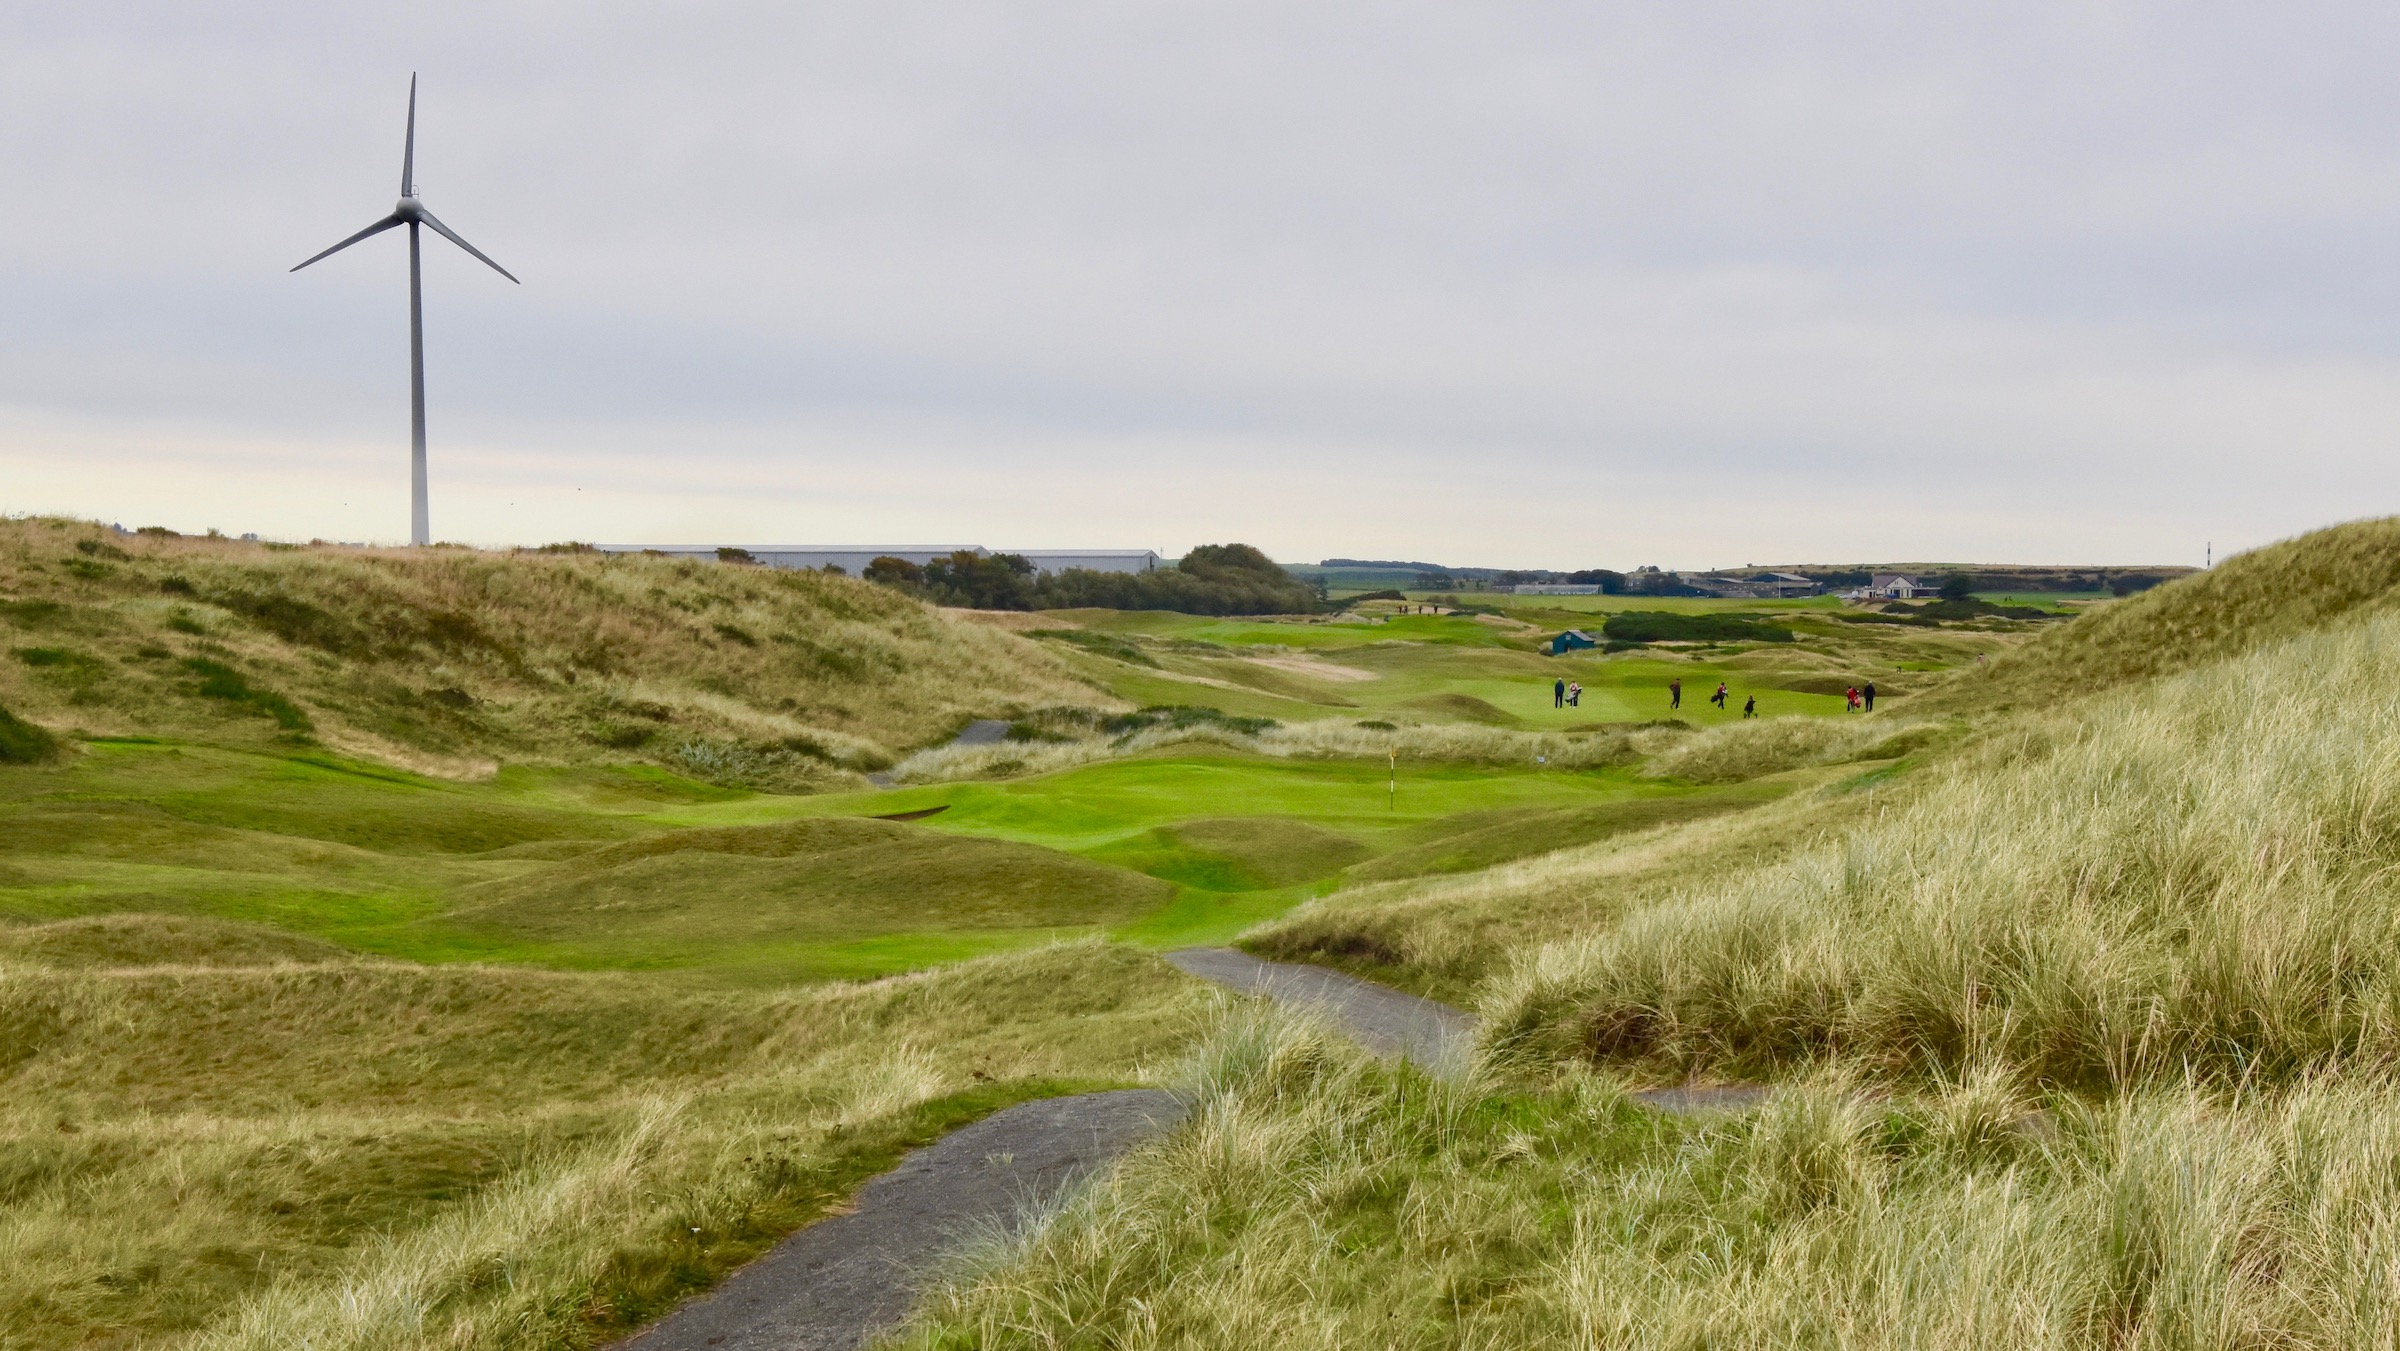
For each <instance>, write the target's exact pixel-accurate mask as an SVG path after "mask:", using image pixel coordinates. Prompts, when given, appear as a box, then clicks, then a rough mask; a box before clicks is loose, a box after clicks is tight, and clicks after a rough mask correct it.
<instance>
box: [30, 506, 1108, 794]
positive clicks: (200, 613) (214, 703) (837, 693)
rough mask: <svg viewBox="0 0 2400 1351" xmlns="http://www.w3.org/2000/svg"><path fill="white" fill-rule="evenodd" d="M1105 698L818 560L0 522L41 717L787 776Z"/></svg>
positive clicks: (416, 750) (68, 727) (757, 780)
mask: <svg viewBox="0 0 2400 1351" xmlns="http://www.w3.org/2000/svg"><path fill="white" fill-rule="evenodd" d="M1108 702H1110V701H1109V700H1108V699H1107V697H1106V696H1104V695H1100V694H1098V693H1096V692H1095V691H1093V690H1091V689H1090V688H1089V687H1087V686H1085V685H1082V684H1079V683H1078V682H1077V681H1076V680H1075V679H1074V678H1073V677H1072V676H1071V675H1069V673H1068V671H1067V668H1066V667H1065V665H1064V664H1063V663H1062V662H1061V661H1060V660H1059V659H1057V658H1056V657H1054V656H1052V655H1051V654H1049V653H1048V652H1046V651H1045V650H1043V649H1042V648H1041V647H1040V646H1039V645H1038V644H1036V643H1033V642H1030V641H1028V640H1026V639H1023V638H1019V637H1017V636H1015V635H1013V634H1009V633H1004V632H1000V631H997V630H995V629H992V628H990V627H987V626H983V625H976V624H968V623H962V622H959V621H957V620H954V619H952V618H950V617H948V616H945V615H944V614H942V613H941V612H940V611H938V610H935V609H933V608H932V607H930V606H927V605H925V604H923V603H921V602H919V601H916V600H913V599H911V598H909V597H907V596H904V595H901V594H899V593H897V592H895V591H893V590H891V589H889V588H886V587H879V586H873V585H870V584H868V583H865V582H861V581H855V580H852V579H849V578H845V577H838V576H829V575H826V574H822V573H814V572H796V571H777V570H770V569H766V568H753V567H742V566H738V565H733V564H720V563H700V562H692V561H687V560H675V559H664V558H644V557H613V558H611V557H602V556H598V555H594V554H589V553H564V554H545V553H513V554H512V553H491V552H482V551H477V550H470V549H463V548H434V549H415V550H399V549H359V548H347V547H338V546H330V545H318V546H307V547H295V546H289V545H262V544H256V543H243V542H238V541H234V540H228V539H218V538H192V537H181V536H172V535H168V534H165V533H164V532H158V533H145V534H136V535H120V534H117V533H116V532H114V531H113V530H110V529H108V528H106V527H102V526H98V525H94V524H91V523H88V522H80V521H69V520H61V519H53V518H34V519H25V520H11V521H0V707H5V708H7V709H9V710H12V711H14V712H15V713H16V714H19V715H22V716H23V717H24V718H26V719H28V720H30V721H32V722H34V723H36V724H38V725H41V726H45V727H47V728H48V729H49V730H50V731H52V732H54V733H70V732H71V733H80V734H89V735H168V736H193V737H198V738H202V739H206V740H211V741H218V742H233V743H239V742H240V741H243V740H252V741H258V742H278V741H280V742H286V743H295V742H302V741H308V740H314V741H318V742H321V743H323V744H325V745H328V746H330V747H333V748H336V749H340V750H343V751H346V752H349V753H353V754H359V755H365V756H368V757H371V758H376V759H381V760H383V761H385V762H387V763H393V764H398V765H402V766H405V767H409V768H413V769H419V770H424V771H428V772H436V773H452V774H459V773H476V772H488V770H489V767H490V765H491V763H492V762H494V761H496V760H502V759H507V760H527V761H534V762H545V763H575V762H584V761H591V760H611V761H648V762H650V763H654V764H658V765H661V766H665V767H668V768H671V769H673V770H675V771H676V772H677V773H681V774H686V775H691V776H694V777H698V778H703V779H708V780H711V781H715V782H721V783H739V784H745V785H748V786H755V787H779V788H786V789H789V788H797V787H805V786H807V785H809V784H811V783H829V782H840V781H850V782H854V781H855V780H854V779H852V777H851V776H852V775H853V774H854V773H855V772H857V771H859V770H862V769H868V768H874V767H877V766H880V765H882V764H885V763H888V762H889V761H891V760H892V759H894V758H896V757H898V756H899V755H901V754H904V753H906V752H907V751H909V750H910V749H913V748H916V747H919V746H923V745H926V744H928V743H931V742H935V741H939V740H940V739H942V738H943V737H945V736H947V735H949V734H950V733H951V732H952V731H954V730H955V729H956V727H957V726H958V725H959V724H961V723H963V722H964V721H965V720H966V719H968V718H970V717H974V716H981V715H989V714H996V713H1005V712H1009V711H1013V710H1019V709H1024V708H1030V707H1035V706H1041V705H1049V704H1060V703H1072V704H1087V705H1088V704H1105V703H1108Z"/></svg>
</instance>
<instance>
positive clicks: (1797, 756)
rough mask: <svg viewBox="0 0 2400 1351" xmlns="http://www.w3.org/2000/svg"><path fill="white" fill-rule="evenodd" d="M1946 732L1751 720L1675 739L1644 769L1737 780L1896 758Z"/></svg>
mask: <svg viewBox="0 0 2400 1351" xmlns="http://www.w3.org/2000/svg"><path fill="white" fill-rule="evenodd" d="M1949 730H1951V729H1947V728H1945V727H1943V726H1942V725H1941V724H1939V723H1929V722H1923V721H1912V720H1908V719H1904V718H1903V719H1896V720H1887V718H1885V717H1884V716H1882V715H1876V716H1871V717H1858V718H1842V719H1833V718H1751V719H1744V720H1742V721H1740V722H1729V723H1725V724H1722V725H1720V726H1716V727H1711V728H1708V729H1706V730H1704V731H1701V732H1699V733H1696V734H1695V735H1692V736H1689V737H1685V738H1683V739H1681V740H1678V741H1676V742H1674V743H1672V744H1670V745H1668V746H1666V747H1664V748H1663V749H1662V750H1660V752H1659V753H1658V754H1656V755H1654V756H1652V757H1651V758H1650V760H1649V762H1648V764H1647V765H1646V766H1645V771H1646V772H1648V773H1651V774H1655V775H1657V776H1659V777H1660V778H1670V779H1682V780H1684V781H1686V782H1689V783H1740V782H1742V781H1744V780H1746V779H1756V778H1763V777H1765V776H1766V775H1769V774H1780V773H1782V772H1784V771H1786V770H1792V769H1802V768H1806V767H1808V766H1811V765H1830V764H1843V763H1847V762H1851V761H1857V760H1890V759H1897V758H1899V757H1901V756H1904V755H1908V754H1912V753H1914V752H1916V751H1920V750H1924V749H1926V748H1928V747H1930V746H1933V745H1935V744H1937V743H1938V742H1939V741H1941V740H1942V739H1943V737H1944V735H1945V734H1946V732H1948V731H1949Z"/></svg>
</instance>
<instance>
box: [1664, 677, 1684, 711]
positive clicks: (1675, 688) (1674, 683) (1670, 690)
mask: <svg viewBox="0 0 2400 1351" xmlns="http://www.w3.org/2000/svg"><path fill="white" fill-rule="evenodd" d="M1667 707H1669V708H1681V707H1683V679H1682V677H1680V676H1678V677H1677V678H1675V679H1673V680H1670V681H1668V682H1667Z"/></svg>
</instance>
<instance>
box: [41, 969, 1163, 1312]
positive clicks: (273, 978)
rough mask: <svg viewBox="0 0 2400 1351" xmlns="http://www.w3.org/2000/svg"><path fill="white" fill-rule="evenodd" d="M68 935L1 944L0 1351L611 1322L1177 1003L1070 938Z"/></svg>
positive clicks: (1081, 1064)
mask: <svg viewBox="0 0 2400 1351" xmlns="http://www.w3.org/2000/svg"><path fill="white" fill-rule="evenodd" d="M24 932H25V931H17V933H16V934H15V935H13V936H17V937H21V936H23V934H24ZM69 946H73V944H72V943H70V944H69ZM135 946H136V947H137V948H138V947H139V946H140V944H139V943H136V944H135ZM89 955H90V954H89V953H78V954H77V955H76V956H75V958H74V961H73V964H72V965H62V966H47V965H38V964H36V965H28V964H26V963H25V962H24V961H22V960H20V959H18V958H15V957H5V958H0V1048H7V1053H6V1055H5V1056H0V1179H5V1182H6V1187H7V1191H6V1195H7V1197H8V1214H7V1222H6V1223H5V1225H0V1258H4V1259H5V1260H0V1343H5V1344H7V1345H9V1346H11V1347H25V1348H29V1349H34V1351H49V1349H50V1348H67V1347H77V1346H89V1345H95V1344H110V1343H126V1344H131V1343H133V1342H137V1341H138V1342H141V1343H143V1344H155V1343H169V1342H172V1343H178V1344H191V1345H198V1346H206V1347H215V1348H253V1347H255V1348H261V1349H262V1351H263V1348H268V1347H290V1346H351V1347H400V1346H421V1345H428V1344H440V1345H444V1346H454V1347H460V1348H470V1349H473V1348H503V1347H525V1346H558V1345H595V1344H601V1343H606V1342H610V1341H613V1340H615V1338H616V1337H617V1336H618V1335H620V1334H621V1333H623V1332H624V1331H626V1330H629V1328H630V1327H631V1326H632V1325H633V1324H635V1323H637V1322H638V1321H640V1320H642V1319H644V1318H646V1317H649V1316H653V1315H655V1314H656V1313H658V1312H660V1311H662V1310H663V1309H664V1308H665V1307H667V1306H668V1305H669V1304H671V1303H672V1302H673V1301H674V1300H675V1299H676V1298H678V1297H680V1296H681V1295H683V1294H686V1293H688V1292H689V1291H691V1290H692V1289H693V1288H694V1287H695V1286H698V1285H702V1284H705V1283H707V1282H709V1281H711V1280H713V1279H715V1278H716V1277H718V1276H720V1275H722V1274H723V1273H724V1272H725V1271H727V1270H729V1269H730V1268H732V1267H733V1266H735V1265H738V1264H739V1263H741V1262H742V1261H745V1260H747V1259H748V1258H750V1257H752V1256H755V1255H756V1254H757V1253H758V1252H760V1251H761V1250H762V1249H763V1248H764V1247H765V1246H767V1245H768V1244H769V1243H771V1242H772V1241H773V1240H774V1239H775V1238H776V1237H778V1236H780V1235H781V1234H782V1233H784V1232H787V1231H788V1230H790V1229H791V1228H793V1227H796V1226H797V1225H799V1224H801V1223H804V1222H806V1221H807V1220H809V1219H811V1218H813V1217H815V1216H817V1215H819V1214H822V1213H823V1212H824V1211H825V1209H826V1208H827V1207H828V1206H830V1205H833V1204H835V1203H837V1202H838V1200H839V1199H840V1198H841V1197H842V1196H844V1195H846V1194H848V1192H849V1191H850V1190H851V1189H852V1188H854V1187H855V1186H856V1185H857V1184H858V1182H859V1181H860V1180H861V1179H862V1178H864V1177H865V1176H868V1175H870V1174H872V1173H874V1172H877V1171H880V1170H882V1169H884V1168H887V1167H889V1166H890V1164H891V1162H892V1161H893V1160H894V1158H895V1157H896V1156H897V1155H898V1153H899V1152H900V1151H901V1150H902V1149H904V1148H906V1147H908V1146H909V1145H911V1144H916V1143H922V1142H923V1141H925V1140H927V1139H929V1138H932V1137H933V1136H935V1135H938V1134H939V1133H941V1132H942V1131H944V1130H946V1129H948V1128H951V1127H954V1126H956V1125H959V1124H961V1123H963V1122H965V1121H969V1120H973V1119H974V1118H976V1117H978V1116H980V1115H982V1114H984V1113H986V1112H989V1111H991V1110H993V1109H995V1108H997V1107H1000V1106H1004V1105H1006V1104H1007V1103H1009V1102H1012V1101H1016V1100H1020V1099H1022V1098H1024V1097H1028V1096H1036V1095H1042V1094H1047V1093H1054V1092H1060V1091H1072V1090H1073V1089H1075V1088H1077V1087H1081V1086H1085V1085H1092V1084H1093V1082H1094V1081H1095V1080H1098V1081H1099V1082H1101V1083H1107V1082H1110V1081H1116V1082H1122V1081H1123V1080H1124V1078H1126V1077H1129V1076H1131V1075H1133V1074H1134V1073H1135V1070H1134V1067H1135V1066H1136V1065H1137V1064H1139V1063H1140V1062H1142V1061H1144V1060H1146V1059H1151V1058H1155V1057H1157V1056H1159V1055H1161V1054H1162V1053H1163V1052H1164V1051H1165V1050H1166V1049H1167V1048H1168V1047H1169V1045H1170V1044H1171V1042H1172V1041H1173V1040H1174V1039H1175V1038H1177V1037H1179V1036H1180V1035H1182V1034H1183V1032H1184V1031H1185V1029H1187V1028H1188V1027H1190V1026H1192V1025H1193V1023H1194V1020H1195V1019H1196V1018H1197V1017H1198V1016H1199V1015H1200V1012H1201V1008H1202V1004H1201V1001H1200V999H1199V998H1198V997H1197V996H1196V994H1195V993H1194V992H1193V991H1192V990H1191V989H1190V988H1189V986H1188V985H1186V984H1185V983H1183V982H1182V981H1181V980H1180V979H1179V978H1177V977H1176V976H1174V975H1173V973H1171V972H1169V971H1167V970H1166V969H1165V968H1164V967H1163V966H1161V965H1160V964H1158V963H1156V962H1155V961H1153V960H1150V959H1146V958H1141V957H1138V956H1135V955H1133V954H1131V953H1127V952H1124V951H1121V950H1111V949H1106V948H1101V947H1098V946H1094V945H1083V946H1077V947H1070V948H1055V949H1047V950H1043V951H1037V952H1031V953H1026V954H1021V955H1017V956H1011V957H1002V958H995V959H992V960H990V961H986V962H980V963H973V964H969V965H966V966H962V967H958V968H954V969H952V970H949V971H946V972H943V973H940V974H938V975H927V976H917V977H904V978H900V979H896V980H890V981H884V982H879V983H877V984H876V985H874V986H871V987H831V988H825V989H819V990H816V991H811V992H807V993H803V994H772V995H771V994H763V993H762V994H743V993H726V992H718V993H706V992H701V991H696V990H691V989H685V988H676V987H670V986H666V985H662V984H661V983H659V982H657V981H649V980H643V979H640V978H635V977H627V976H619V975H606V976H592V975H573V974H560V973H543V972H530V971H507V970H496V969H491V968H471V967H449V968H439V969H426V968H419V967H412V966H407V965H404V964H398V963H361V962H355V961H352V962H343V963H320V964H313V965H302V966H294V965H288V964H270V965H264V966H227V967H222V968H218V969H214V970H206V969H199V968H193V967H178V968H159V967H134V968H106V967H93V966H91V965H89V964H88V963H86V962H85V961H84V958H85V957H87V956H89ZM134 955H136V956H139V955H141V954H140V953H138V952H137V953H135V954H134ZM495 1273H501V1274H499V1275H496V1274H495Z"/></svg>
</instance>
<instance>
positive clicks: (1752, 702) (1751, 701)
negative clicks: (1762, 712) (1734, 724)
mask: <svg viewBox="0 0 2400 1351" xmlns="http://www.w3.org/2000/svg"><path fill="white" fill-rule="evenodd" d="M1742 716H1743V717H1745V718H1755V717H1757V716H1758V696H1757V695H1755V694H1753V695H1751V696H1750V697H1749V698H1747V699H1744V700H1743V701H1742Z"/></svg>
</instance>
